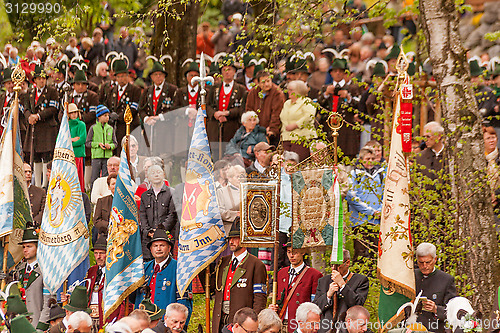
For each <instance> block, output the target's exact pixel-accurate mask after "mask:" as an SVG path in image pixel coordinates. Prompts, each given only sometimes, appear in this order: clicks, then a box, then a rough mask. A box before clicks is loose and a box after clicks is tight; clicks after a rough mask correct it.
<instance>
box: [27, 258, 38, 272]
mask: <svg viewBox="0 0 500 333" xmlns="http://www.w3.org/2000/svg"><path fill="white" fill-rule="evenodd" d="M36 264H38V261H37V260H35V261H33V262H32V263H31V264H28V263H26V272H28V273H30V272H32V271H33V270H34V269H35V265H36Z"/></svg>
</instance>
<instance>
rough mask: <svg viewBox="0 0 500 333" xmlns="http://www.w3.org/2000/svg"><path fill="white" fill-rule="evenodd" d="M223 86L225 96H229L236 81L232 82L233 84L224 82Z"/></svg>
mask: <svg viewBox="0 0 500 333" xmlns="http://www.w3.org/2000/svg"><path fill="white" fill-rule="evenodd" d="M226 85H228V86H226ZM222 86H223V87H224V94H226V95H227V94H229V93H230V92H231V90H233V86H234V81H231V83H226V82H222Z"/></svg>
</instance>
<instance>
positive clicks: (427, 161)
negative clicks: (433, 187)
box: [416, 148, 444, 180]
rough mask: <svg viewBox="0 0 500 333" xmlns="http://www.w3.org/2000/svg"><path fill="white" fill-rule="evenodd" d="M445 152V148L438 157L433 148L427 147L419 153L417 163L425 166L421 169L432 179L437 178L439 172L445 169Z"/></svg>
mask: <svg viewBox="0 0 500 333" xmlns="http://www.w3.org/2000/svg"><path fill="white" fill-rule="evenodd" d="M443 152H444V150H443V151H442V152H441V153H440V154H439V156H438V157H436V154H435V153H434V151H433V150H432V149H430V148H425V149H424V150H423V151H422V152H421V153H420V155H417V159H416V162H417V164H418V165H421V166H423V167H425V168H423V169H420V170H419V171H420V172H421V173H422V174H423V175H424V176H427V177H428V178H430V179H431V180H435V179H437V178H438V174H437V173H438V172H439V171H441V169H443Z"/></svg>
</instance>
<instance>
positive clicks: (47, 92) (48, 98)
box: [21, 86, 59, 153]
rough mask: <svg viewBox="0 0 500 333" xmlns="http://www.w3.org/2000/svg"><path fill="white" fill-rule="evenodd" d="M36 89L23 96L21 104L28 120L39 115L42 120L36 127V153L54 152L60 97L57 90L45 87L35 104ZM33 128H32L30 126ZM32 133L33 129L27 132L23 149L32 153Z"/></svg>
mask: <svg viewBox="0 0 500 333" xmlns="http://www.w3.org/2000/svg"><path fill="white" fill-rule="evenodd" d="M35 96H36V88H31V89H29V90H28V92H27V93H25V94H23V95H22V96H21V104H22V106H23V108H24V117H25V118H26V120H27V119H28V118H29V116H31V115H32V114H38V115H39V116H40V120H39V121H38V122H37V123H36V124H35V125H34V126H35V130H34V138H35V139H34V140H33V142H34V151H35V153H46V152H53V151H54V147H55V145H56V138H57V132H58V127H57V125H58V124H57V112H58V107H59V96H58V95H57V91H56V89H54V88H53V87H49V86H45V87H44V89H43V91H42V94H41V95H40V97H39V98H38V103H35ZM30 127H31V126H30ZM31 141H32V133H31V129H28V131H27V132H26V138H25V140H24V145H23V149H24V151H25V152H27V153H29V152H30V151H31Z"/></svg>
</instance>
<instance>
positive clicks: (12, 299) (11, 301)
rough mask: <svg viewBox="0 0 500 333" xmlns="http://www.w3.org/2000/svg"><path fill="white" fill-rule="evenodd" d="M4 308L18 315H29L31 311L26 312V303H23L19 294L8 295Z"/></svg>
mask: <svg viewBox="0 0 500 333" xmlns="http://www.w3.org/2000/svg"><path fill="white" fill-rule="evenodd" d="M5 310H6V311H7V312H12V313H15V314H18V315H23V316H31V315H33V313H31V312H28V308H27V307H26V304H24V302H23V300H22V299H21V296H19V295H10V296H9V297H7V302H6V304H5Z"/></svg>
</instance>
